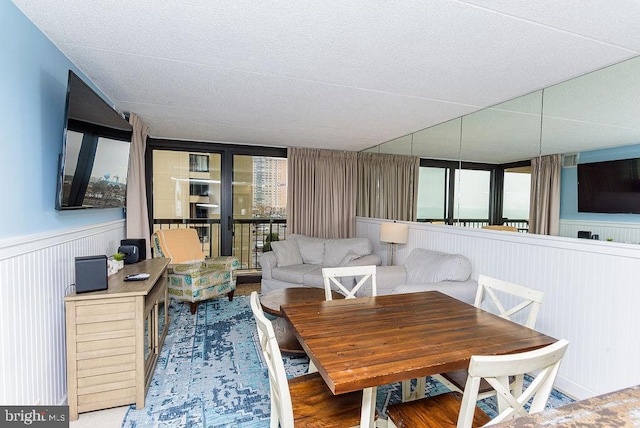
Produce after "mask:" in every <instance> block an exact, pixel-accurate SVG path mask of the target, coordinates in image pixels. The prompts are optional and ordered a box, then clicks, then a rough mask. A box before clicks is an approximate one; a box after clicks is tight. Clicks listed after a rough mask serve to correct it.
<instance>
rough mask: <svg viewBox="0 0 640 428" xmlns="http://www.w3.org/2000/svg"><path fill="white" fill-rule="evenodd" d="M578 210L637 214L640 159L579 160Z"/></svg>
mask: <svg viewBox="0 0 640 428" xmlns="http://www.w3.org/2000/svg"><path fill="white" fill-rule="evenodd" d="M578 212H584V213H608V214H619V213H624V214H640V159H638V158H637V159H621V160H615V161H607V162H593V163H582V164H578Z"/></svg>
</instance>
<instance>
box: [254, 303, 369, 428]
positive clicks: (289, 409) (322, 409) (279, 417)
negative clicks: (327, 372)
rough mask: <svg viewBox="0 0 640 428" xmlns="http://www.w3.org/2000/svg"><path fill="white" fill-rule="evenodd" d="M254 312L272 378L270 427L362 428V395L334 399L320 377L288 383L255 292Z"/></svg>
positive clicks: (270, 377)
mask: <svg viewBox="0 0 640 428" xmlns="http://www.w3.org/2000/svg"><path fill="white" fill-rule="evenodd" d="M251 310H252V311H253V317H254V319H255V321H256V324H257V327H258V338H259V341H260V348H261V349H262V354H263V355H264V359H265V361H266V363H267V371H268V374H269V391H270V401H271V421H270V427H271V428H277V427H278V426H279V427H281V428H294V426H295V428H299V427H319V426H322V427H353V426H358V425H359V424H360V411H361V408H362V392H361V391H360V392H353V393H348V394H338V395H334V394H333V393H332V392H331V390H330V389H329V387H328V386H327V384H326V383H325V381H324V379H322V377H321V376H320V375H319V374H318V373H312V374H305V375H302V376H298V377H295V378H292V379H289V380H287V374H286V372H285V368H284V363H283V362H282V354H281V353H280V348H279V347H278V341H277V340H276V336H275V332H274V330H273V326H272V324H271V322H270V321H269V320H268V319H267V318H266V317H265V315H264V312H263V311H262V307H261V306H260V299H259V297H258V293H257V292H255V291H254V292H252V293H251Z"/></svg>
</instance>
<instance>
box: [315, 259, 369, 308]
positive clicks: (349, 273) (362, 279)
mask: <svg viewBox="0 0 640 428" xmlns="http://www.w3.org/2000/svg"><path fill="white" fill-rule="evenodd" d="M322 278H324V294H325V298H326V300H331V290H332V289H333V288H335V289H336V291H338V292H339V293H341V294H344V295H345V298H346V299H355V298H356V293H357V292H358V290H359V289H360V288H361V287H363V286H364V284H366V282H367V281H369V280H370V281H371V295H372V296H376V295H377V293H378V291H377V288H376V266H375V265H372V266H345V267H336V268H323V269H322ZM341 278H355V280H354V282H355V285H354V286H353V288H351V289H350V290H349V289H347V288H346V287H345V286H344V285H343V283H342V282H341V281H340V279H341Z"/></svg>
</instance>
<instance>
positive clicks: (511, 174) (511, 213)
mask: <svg viewBox="0 0 640 428" xmlns="http://www.w3.org/2000/svg"><path fill="white" fill-rule="evenodd" d="M530 193H531V166H528V167H520V168H511V169H505V171H504V193H503V197H502V217H503V218H504V219H509V220H528V219H529V203H530V201H529V196H530Z"/></svg>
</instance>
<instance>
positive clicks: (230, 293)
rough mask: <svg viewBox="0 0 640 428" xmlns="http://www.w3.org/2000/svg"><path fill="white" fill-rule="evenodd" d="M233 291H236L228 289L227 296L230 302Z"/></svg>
mask: <svg viewBox="0 0 640 428" xmlns="http://www.w3.org/2000/svg"><path fill="white" fill-rule="evenodd" d="M235 291H236V290H231V291H229V293H228V294H227V296H228V297H229V301H230V302H231V301H232V300H233V293H234V292H235Z"/></svg>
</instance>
